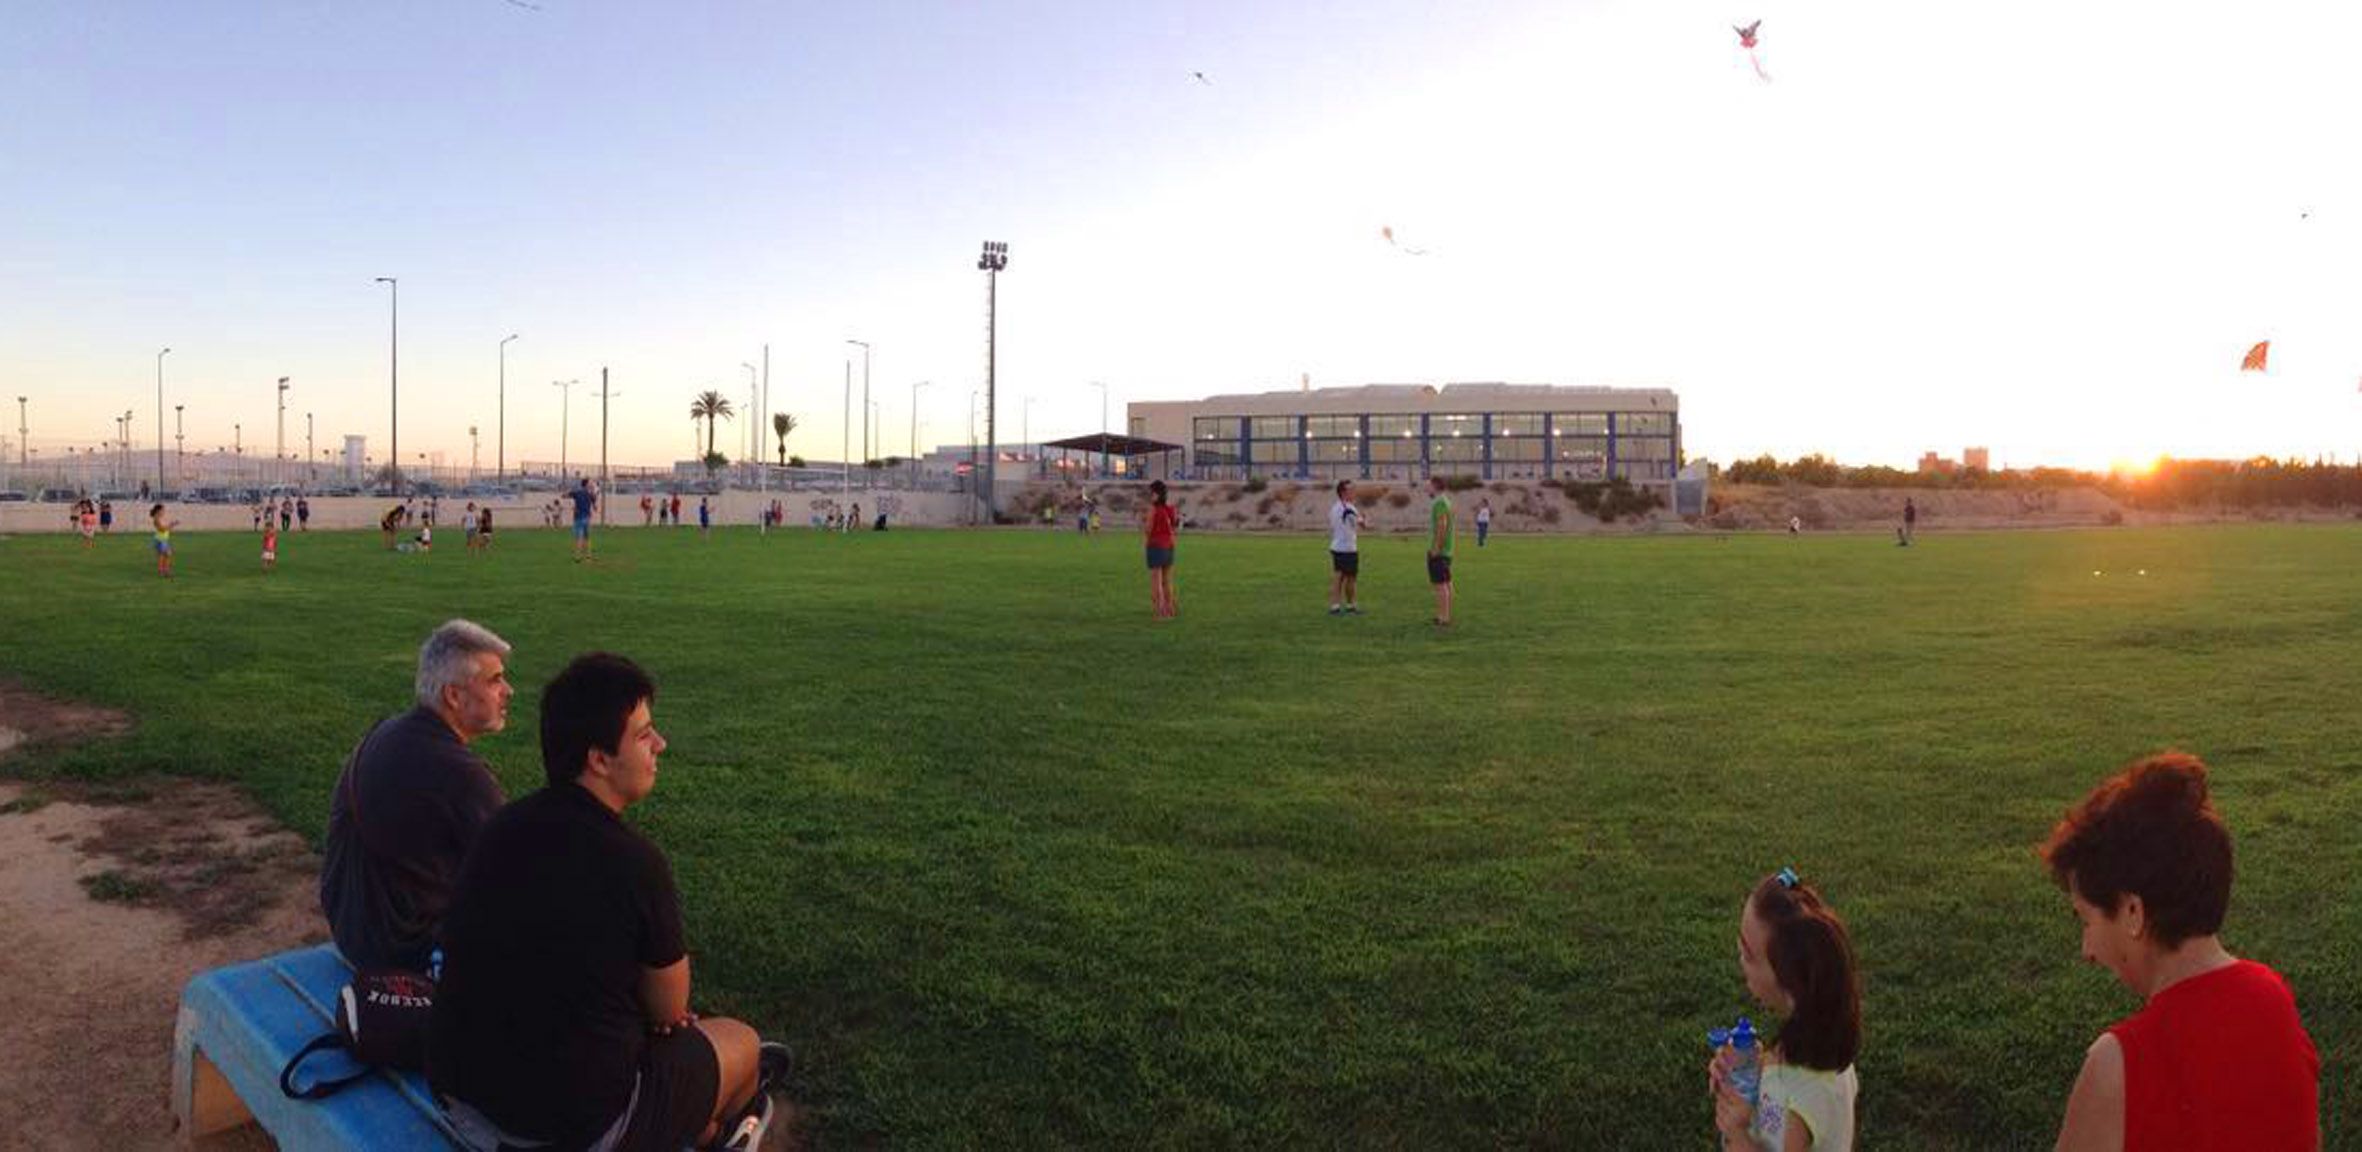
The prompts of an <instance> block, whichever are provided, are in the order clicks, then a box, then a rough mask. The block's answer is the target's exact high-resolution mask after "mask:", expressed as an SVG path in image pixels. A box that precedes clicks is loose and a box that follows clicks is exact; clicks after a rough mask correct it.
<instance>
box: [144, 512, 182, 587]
mask: <svg viewBox="0 0 2362 1152" xmlns="http://www.w3.org/2000/svg"><path fill="white" fill-rule="evenodd" d="M148 523H150V524H152V525H154V526H155V528H156V575H158V576H162V577H164V578H165V579H167V580H169V579H171V578H172V530H173V529H175V528H178V527H180V521H178V520H166V519H165V518H164V506H163V505H162V504H158V505H156V506H155V507H153V508H150V509H148Z"/></svg>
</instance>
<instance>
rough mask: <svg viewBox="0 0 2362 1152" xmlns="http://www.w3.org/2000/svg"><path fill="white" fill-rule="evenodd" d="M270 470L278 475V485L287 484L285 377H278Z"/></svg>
mask: <svg viewBox="0 0 2362 1152" xmlns="http://www.w3.org/2000/svg"><path fill="white" fill-rule="evenodd" d="M271 470H272V471H274V472H277V473H278V474H279V483H281V484H285V483H286V482H287V377H285V376H281V377H279V431H278V434H277V438H276V439H274V440H273V441H272V443H271Z"/></svg>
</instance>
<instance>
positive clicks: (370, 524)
mask: <svg viewBox="0 0 2362 1152" xmlns="http://www.w3.org/2000/svg"><path fill="white" fill-rule="evenodd" d="M1003 487H1004V488H1006V489H1008V490H1009V491H1010V492H1011V493H1014V492H1016V491H1017V488H1018V486H1015V485H1004V486H1003ZM613 499H614V504H613V506H612V507H610V508H609V509H607V516H606V521H605V522H606V525H607V526H608V527H611V528H635V529H636V528H638V527H640V498H639V496H638V495H637V494H632V493H625V494H622V495H618V496H615V497H614V498H613ZM707 499H708V500H709V501H711V502H712V504H713V508H714V524H715V525H716V526H727V525H734V524H745V525H751V524H755V523H757V522H758V520H759V518H760V510H761V509H762V508H765V507H767V506H769V504H770V502H771V501H772V500H778V501H780V504H781V507H782V510H783V512H784V513H785V523H786V524H787V525H788V526H789V527H800V526H804V525H806V524H808V523H809V522H810V520H811V518H812V517H813V516H816V515H817V516H822V517H825V516H826V515H827V514H828V513H829V511H831V510H832V509H836V508H839V507H841V506H843V505H846V504H858V505H860V506H861V517H862V520H863V521H864V522H865V523H866V522H868V521H871V520H873V519H875V517H876V516H877V513H878V511H879V510H880V509H881V508H882V509H884V510H885V512H886V515H887V523H888V525H917V526H928V527H949V526H953V525H964V524H966V523H968V522H969V518H970V510H971V502H970V499H969V497H967V496H966V495H964V494H959V493H951V492H903V491H895V490H892V489H883V488H880V489H869V490H864V489H859V488H856V489H854V490H853V491H852V493H851V494H850V496H849V497H845V496H841V495H840V494H838V493H835V492H815V491H812V490H810V489H805V490H801V491H796V492H788V493H776V492H774V493H756V492H736V491H733V492H725V493H723V494H722V495H720V496H711V497H707ZM467 503H468V502H467V501H466V500H460V499H452V498H450V497H444V499H443V503H442V515H441V519H440V520H439V521H438V523H437V527H439V528H448V529H450V530H453V531H457V530H458V528H459V515H460V512H461V510H462V509H464V508H466V507H467ZM393 504H394V501H393V500H392V499H391V498H388V497H366V496H351V497H330V498H324V499H318V500H314V501H312V521H311V526H312V527H313V528H314V529H318V530H336V529H353V528H371V529H373V528H376V527H377V522H378V519H379V518H380V517H382V516H384V515H385V510H386V509H387V508H390V507H392V506H393ZM567 507H568V508H569V509H570V508H571V505H568V506H567ZM72 508H73V505H71V504H14V503H9V504H0V533H25V532H71V531H73V530H74V529H73V526H72V525H70V524H69V523H68V522H67V520H66V514H67V512H68V511H69V510H71V509H72ZM539 508H540V504H539V503H537V502H535V501H532V500H510V501H497V502H494V503H493V504H492V524H493V527H494V528H495V529H496V530H498V531H502V532H508V531H515V530H519V529H537V528H540V527H541V526H542V523H541V513H540V511H539ZM165 514H166V515H168V516H170V517H172V518H173V519H175V520H178V521H180V526H181V530H182V531H187V532H227V531H252V530H253V525H254V521H253V514H252V512H251V511H250V510H249V509H248V506H247V505H244V504H170V505H166V506H165ZM681 514H682V517H683V518H684V519H685V520H687V521H688V522H689V523H690V524H695V523H696V522H697V499H696V498H695V497H693V496H683V497H682V498H681ZM571 516H572V512H571V511H567V512H566V513H565V516H564V517H563V518H567V519H570V518H571ZM115 531H116V532H117V533H118V534H121V533H141V534H144V533H146V532H147V531H148V506H147V505H145V504H139V503H137V502H136V501H133V502H128V503H122V504H117V505H116V506H115Z"/></svg>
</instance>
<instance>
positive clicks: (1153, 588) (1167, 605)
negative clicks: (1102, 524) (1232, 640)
mask: <svg viewBox="0 0 2362 1152" xmlns="http://www.w3.org/2000/svg"><path fill="white" fill-rule="evenodd" d="M1148 495H1149V497H1150V498H1151V499H1153V500H1154V501H1155V502H1154V503H1152V504H1150V505H1149V506H1148V517H1147V519H1145V520H1144V521H1142V523H1141V527H1142V529H1143V531H1145V532H1146V533H1147V536H1148V597H1149V600H1150V602H1151V603H1150V607H1151V608H1152V609H1153V611H1154V612H1155V615H1156V618H1157V619H1159V620H1162V619H1165V618H1166V617H1169V616H1178V615H1180V614H1181V602H1180V601H1179V600H1177V599H1175V598H1174V597H1173V530H1174V529H1176V528H1179V527H1180V526H1181V513H1180V512H1179V511H1177V510H1175V509H1174V507H1173V506H1172V505H1170V504H1167V503H1165V482H1164V481H1162V480H1152V481H1150V482H1149V484H1148Z"/></svg>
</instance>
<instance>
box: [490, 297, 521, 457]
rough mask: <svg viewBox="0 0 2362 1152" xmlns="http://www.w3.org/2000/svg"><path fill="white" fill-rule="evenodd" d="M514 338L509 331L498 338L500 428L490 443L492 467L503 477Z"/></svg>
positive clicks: (506, 453)
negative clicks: (509, 373)
mask: <svg viewBox="0 0 2362 1152" xmlns="http://www.w3.org/2000/svg"><path fill="white" fill-rule="evenodd" d="M516 338H517V334H516V333H514V332H511V333H509V334H508V335H506V336H503V337H501V340H500V428H499V430H498V432H497V435H496V438H495V440H494V441H493V445H492V468H493V472H494V474H495V475H497V476H501V477H504V478H505V477H506V476H507V475H508V342H509V341H511V340H514V339H516Z"/></svg>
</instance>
